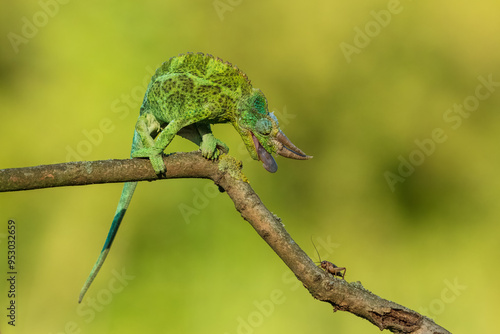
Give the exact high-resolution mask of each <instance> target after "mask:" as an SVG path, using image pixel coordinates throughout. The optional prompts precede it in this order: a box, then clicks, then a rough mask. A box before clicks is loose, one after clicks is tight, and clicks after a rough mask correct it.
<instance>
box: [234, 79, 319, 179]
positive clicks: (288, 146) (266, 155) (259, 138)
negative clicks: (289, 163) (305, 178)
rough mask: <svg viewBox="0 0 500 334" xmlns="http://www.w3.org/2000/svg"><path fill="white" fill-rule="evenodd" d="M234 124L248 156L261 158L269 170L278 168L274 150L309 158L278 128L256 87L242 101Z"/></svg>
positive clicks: (294, 157)
mask: <svg viewBox="0 0 500 334" xmlns="http://www.w3.org/2000/svg"><path fill="white" fill-rule="evenodd" d="M235 127H236V129H237V130H238V132H239V133H240V135H241V138H242V139H243V142H244V143H245V145H246V147H247V150H248V152H249V153H250V156H251V157H252V158H253V159H255V160H260V161H262V163H263V166H264V168H265V169H266V170H267V171H268V172H271V173H274V172H276V171H277V170H278V165H277V164H276V161H274V158H273V156H272V154H273V153H277V154H279V155H282V156H284V157H287V158H291V159H298V160H307V159H311V158H312V157H311V156H308V155H306V154H305V153H304V152H302V150H300V149H299V148H298V147H297V146H295V145H294V144H292V142H291V141H290V140H289V139H288V138H287V137H286V136H285V134H284V133H283V132H282V131H281V130H280V128H279V124H278V120H277V119H276V116H274V114H273V113H269V111H268V110H267V100H266V97H265V96H264V94H262V92H261V91H260V90H259V89H255V88H254V89H253V90H252V93H251V94H250V96H249V97H248V98H247V99H244V100H242V101H241V103H240V105H239V106H238V114H237V117H236V124H235Z"/></svg>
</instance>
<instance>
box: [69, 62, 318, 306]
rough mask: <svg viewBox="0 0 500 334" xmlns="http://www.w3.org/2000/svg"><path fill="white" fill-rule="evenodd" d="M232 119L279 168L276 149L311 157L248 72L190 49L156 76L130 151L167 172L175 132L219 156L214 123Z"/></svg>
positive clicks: (125, 198)
mask: <svg viewBox="0 0 500 334" xmlns="http://www.w3.org/2000/svg"><path fill="white" fill-rule="evenodd" d="M217 123H231V124H232V125H233V126H234V128H235V129H236V131H238V133H239V134H240V136H241V138H242V139H243V142H244V143H245V146H246V148H247V150H248V152H249V153H250V156H251V157H252V158H253V159H255V160H260V161H262V163H263V166H264V168H265V169H266V170H267V171H269V172H271V173H274V172H276V171H277V169H278V166H277V164H276V161H275V160H274V158H273V156H272V154H273V153H277V154H279V155H282V156H284V157H287V158H292V159H299V160H306V159H310V158H312V157H310V156H308V155H306V154H305V153H304V152H302V150H300V149H299V148H298V147H296V146H295V145H294V144H292V142H290V140H289V139H288V138H287V137H286V136H285V135H284V134H283V132H282V131H281V130H280V128H279V124H278V120H277V119H276V117H275V116H274V114H273V113H269V111H268V107H267V100H266V98H265V96H264V94H263V93H262V92H261V91H260V90H259V89H256V88H253V87H252V85H251V83H250V80H249V79H248V77H247V76H246V74H245V73H243V72H241V71H240V70H239V69H238V68H237V67H236V66H233V65H231V64H230V63H228V62H223V61H222V60H221V59H220V58H216V57H213V56H211V55H206V54H202V53H197V54H193V53H187V54H184V55H179V56H177V57H173V58H170V59H169V60H168V61H166V62H165V63H163V64H162V65H161V66H160V67H159V68H158V69H157V70H156V72H155V74H154V75H153V77H152V78H151V82H150V83H149V85H148V88H147V90H146V94H145V96H144V101H143V103H142V106H141V110H140V115H139V118H138V120H137V124H136V127H135V133H134V139H133V143H132V150H131V154H130V155H131V157H144V158H149V159H150V160H151V164H152V165H153V168H154V170H155V172H156V173H157V174H162V173H165V172H166V170H165V165H164V163H163V158H162V154H163V151H164V150H165V148H166V147H167V146H168V145H169V144H170V142H171V141H172V139H173V138H174V137H175V136H176V135H179V136H182V137H184V138H186V139H189V140H190V141H192V142H194V143H195V144H197V145H199V146H200V149H201V153H202V155H203V156H204V157H205V158H207V159H217V158H218V157H219V155H220V154H221V152H226V153H227V152H228V151H229V148H228V147H227V145H226V144H224V143H223V142H222V141H220V140H219V139H217V138H215V137H214V135H213V134H212V131H211V129H210V126H211V124H217ZM136 185H137V182H127V183H125V185H124V188H123V191H122V196H121V197H120V202H119V203H118V207H117V210H116V213H115V217H114V219H113V223H112V225H111V229H110V231H109V234H108V237H107V239H106V242H105V244H104V247H103V249H102V251H101V254H100V256H99V258H98V260H97V262H96V264H95V266H94V268H93V269H92V271H91V273H90V276H89V278H88V279H87V281H86V283H85V285H84V287H83V289H82V292H81V293H80V299H79V301H80V302H81V300H82V298H83V296H84V294H85V292H86V291H87V289H88V288H89V286H90V284H91V283H92V281H93V280H94V278H95V276H96V275H97V272H98V271H99V269H100V267H101V266H102V264H103V263H104V260H105V258H106V256H107V254H108V252H109V249H110V247H111V244H112V242H113V239H114V237H115V235H116V232H117V230H118V227H119V225H120V222H121V220H122V219H123V215H124V214H125V211H126V210H127V207H128V204H129V203H130V200H131V198H132V194H133V192H134V190H135V187H136Z"/></svg>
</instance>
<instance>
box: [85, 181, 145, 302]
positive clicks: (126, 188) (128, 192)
mask: <svg viewBox="0 0 500 334" xmlns="http://www.w3.org/2000/svg"><path fill="white" fill-rule="evenodd" d="M136 186H137V182H126V183H125V184H124V185H123V191H122V195H121V197H120V202H118V207H117V208H116V212H115V216H114V218H113V223H112V224H111V228H110V229H109V233H108V237H107V238H106V241H105V242H104V247H103V248H102V250H101V254H100V255H99V258H98V259H97V262H96V263H95V265H94V268H92V271H91V272H90V275H89V277H88V278H87V281H86V282H85V284H84V285H83V288H82V291H81V292H80V297H79V298H78V303H81V302H82V299H83V296H85V293H86V292H87V290H88V289H89V287H90V285H91V284H92V281H94V278H95V277H96V276H97V273H98V272H99V270H100V269H101V267H102V264H103V263H104V260H106V256H108V253H109V249H110V247H111V244H112V243H113V240H114V239H115V236H116V232H117V231H118V227H120V223H121V222H122V219H123V216H124V215H125V212H126V211H127V208H128V204H129V203H130V200H131V199H132V195H133V194H134V190H135V187H136Z"/></svg>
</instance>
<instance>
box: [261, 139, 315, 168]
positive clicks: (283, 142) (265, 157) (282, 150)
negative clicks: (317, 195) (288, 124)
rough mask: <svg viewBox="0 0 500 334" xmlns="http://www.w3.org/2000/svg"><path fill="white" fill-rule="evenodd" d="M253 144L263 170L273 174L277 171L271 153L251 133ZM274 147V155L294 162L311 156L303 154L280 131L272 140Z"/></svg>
mask: <svg viewBox="0 0 500 334" xmlns="http://www.w3.org/2000/svg"><path fill="white" fill-rule="evenodd" d="M252 139H253V144H254V146H255V150H256V151H257V155H258V156H259V160H260V161H262V163H263V166H264V168H265V169H266V170H267V171H268V172H270V173H275V172H276V171H277V170H278V165H277V164H276V161H275V160H274V158H273V156H272V155H271V153H269V152H268V151H267V150H266V149H265V148H264V147H263V146H262V145H261V144H260V143H259V141H258V139H257V138H256V137H255V135H254V134H253V133H252ZM272 141H273V144H274V146H275V147H276V153H278V154H279V155H281V156H283V157H286V158H290V159H296V160H308V159H311V158H312V156H309V155H307V154H305V153H304V152H303V151H302V150H301V149H300V148H298V147H297V146H295V145H294V144H293V143H292V142H291V141H290V139H288V138H287V136H285V134H284V133H283V132H282V131H279V132H278V134H277V135H276V137H275V138H273V139H272Z"/></svg>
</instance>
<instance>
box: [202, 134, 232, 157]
mask: <svg viewBox="0 0 500 334" xmlns="http://www.w3.org/2000/svg"><path fill="white" fill-rule="evenodd" d="M200 149H201V155H202V156H203V157H204V158H206V159H210V160H214V159H217V158H219V156H220V155H221V154H222V153H228V152H229V147H228V146H227V145H226V144H224V143H223V142H222V141H221V140H219V139H217V138H215V137H214V136H213V135H212V134H208V135H205V136H203V140H202V142H201V144H200Z"/></svg>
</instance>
